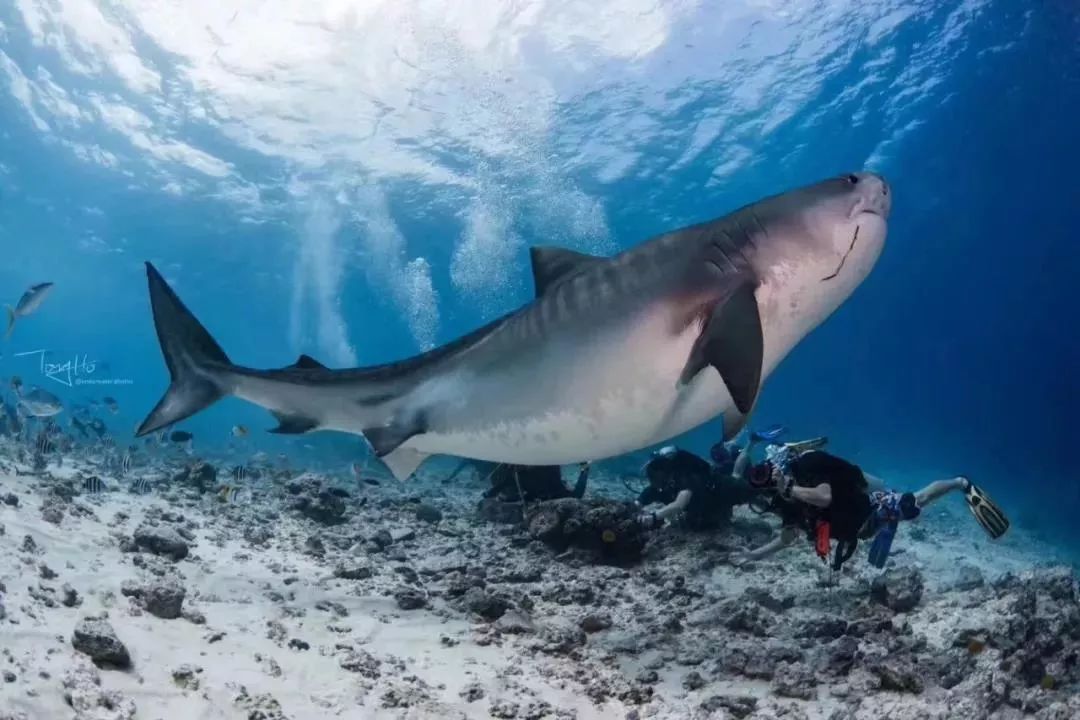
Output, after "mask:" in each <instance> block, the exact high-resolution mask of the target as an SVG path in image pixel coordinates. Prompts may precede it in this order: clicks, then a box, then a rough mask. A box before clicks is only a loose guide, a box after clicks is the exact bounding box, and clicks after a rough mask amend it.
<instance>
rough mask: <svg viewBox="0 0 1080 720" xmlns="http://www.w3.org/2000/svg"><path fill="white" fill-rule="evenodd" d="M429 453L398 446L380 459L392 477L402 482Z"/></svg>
mask: <svg viewBox="0 0 1080 720" xmlns="http://www.w3.org/2000/svg"><path fill="white" fill-rule="evenodd" d="M429 457H431V456H430V455H428V454H427V453H423V452H420V451H419V450H413V449H412V448H398V449H397V450H394V451H393V452H392V453H390V454H389V455H385V456H383V457H382V458H381V459H382V461H383V464H384V465H386V467H387V468H389V470H390V472H391V473H393V474H394V477H395V478H397V479H398V480H400V481H402V482H404V481H406V480H408V479H409V477H410V476H411V475H412V474H413V473H414V472H416V469H417V468H418V467H420V465H421V464H423V462H424V461H425V460H427V459H428V458H429Z"/></svg>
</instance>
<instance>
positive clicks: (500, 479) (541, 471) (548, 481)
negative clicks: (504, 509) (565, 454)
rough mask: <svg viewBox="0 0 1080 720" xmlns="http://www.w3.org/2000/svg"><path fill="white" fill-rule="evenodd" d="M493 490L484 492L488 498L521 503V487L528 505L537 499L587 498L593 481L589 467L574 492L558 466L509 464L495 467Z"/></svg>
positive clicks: (581, 472)
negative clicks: (591, 480)
mask: <svg viewBox="0 0 1080 720" xmlns="http://www.w3.org/2000/svg"><path fill="white" fill-rule="evenodd" d="M490 475H491V487H490V488H489V489H488V490H486V491H484V497H485V498H490V497H495V496H498V497H499V498H500V499H502V500H505V501H507V502H518V499H519V495H518V486H519V485H520V487H521V494H522V495H524V496H525V500H526V502H534V501H537V500H556V499H558V498H565V497H575V498H580V497H582V496H583V495H585V487H586V485H587V483H588V480H589V466H588V465H586V466H584V467H583V468H581V471H580V472H579V473H578V478H577V482H576V483H575V484H574V489H573V490H570V489H569V488H567V487H566V484H565V483H563V479H562V469H561V468H560V467H559V466H558V465H507V464H505V463H504V464H501V465H497V466H495V468H494V469H493V470H492V471H491V473H490Z"/></svg>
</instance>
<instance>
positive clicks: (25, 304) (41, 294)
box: [4, 282, 53, 339]
mask: <svg viewBox="0 0 1080 720" xmlns="http://www.w3.org/2000/svg"><path fill="white" fill-rule="evenodd" d="M52 289H53V284H52V283H51V282H43V283H38V284H37V285H31V286H30V289H29V290H27V291H26V292H24V293H23V296H22V297H21V298H19V302H18V303H17V304H16V305H15V307H11V306H10V305H8V306H7V316H8V324H7V332H6V333H4V339H7V338H10V337H11V333H12V332H13V331H14V330H15V321H16V320H18V319H19V318H23V317H26V316H27V315H31V314H33V313H34V312H35V311H36V310H37V309H38V308H39V307H41V303H43V302H45V298H46V297H48V295H49V292H50V291H51V290H52Z"/></svg>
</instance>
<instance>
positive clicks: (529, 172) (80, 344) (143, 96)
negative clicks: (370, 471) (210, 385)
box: [0, 0, 1080, 544]
mask: <svg viewBox="0 0 1080 720" xmlns="http://www.w3.org/2000/svg"><path fill="white" fill-rule="evenodd" d="M489 5H490V7H486V8H485V7H477V8H471V9H470V10H469V11H465V10H463V9H459V8H458V7H457V6H456V5H455V4H453V3H446V4H444V5H440V4H432V3H420V2H415V3H410V2H404V3H399V2H395V3H382V4H380V3H375V2H371V3H361V2H357V3H336V2H335V3H332V2H315V3H305V4H303V6H300V5H299V4H296V3H290V2H284V1H282V2H264V3H186V4H184V6H183V7H179V6H178V7H177V8H176V9H171V10H170V9H168V8H163V7H161V6H159V5H158V4H151V3H140V2H130V3H92V2H85V1H76V0H61V1H60V2H45V1H44V0H19V1H18V2H15V3H10V4H7V5H5V6H4V7H2V8H0V66H2V71H3V72H2V74H0V88H3V92H2V93H0V247H2V248H3V258H4V262H3V263H0V291H2V293H3V300H4V301H5V302H7V303H12V304H13V303H15V302H16V301H17V299H18V297H19V296H20V294H21V293H22V292H23V290H24V289H25V288H26V287H28V286H30V285H31V284H33V283H37V282H41V281H45V280H48V281H52V282H55V283H56V287H55V290H54V291H53V293H52V294H51V295H50V297H49V298H48V299H47V302H46V303H45V304H44V305H43V306H42V308H41V309H40V311H39V312H37V313H36V314H35V315H33V316H31V317H29V318H26V319H25V320H20V321H19V323H18V325H17V327H16V330H15V333H14V334H13V337H12V339H11V340H10V341H9V342H7V343H5V344H4V347H3V358H2V359H0V376H4V377H7V376H10V375H13V374H17V375H20V376H22V377H23V378H24V379H25V380H26V381H27V382H31V383H35V384H42V385H47V386H48V387H51V388H53V389H54V391H55V392H57V394H59V395H61V396H63V397H65V398H69V397H70V398H73V399H74V398H79V397H98V396H101V395H106V394H108V395H111V396H112V397H115V398H116V399H117V400H118V402H119V405H120V412H119V413H118V414H117V415H116V416H115V417H113V418H111V419H110V425H111V426H112V427H113V429H114V431H115V432H116V433H117V435H118V436H121V437H123V436H124V435H125V433H130V432H131V431H133V429H134V428H135V426H136V424H137V423H138V422H139V421H140V420H141V419H142V417H143V416H144V415H145V414H146V412H148V410H149V409H150V408H151V407H152V406H153V404H154V403H155V402H156V401H157V399H158V397H159V395H160V393H161V392H162V391H163V389H164V388H165V386H166V384H167V373H166V370H165V366H164V363H163V362H162V360H161V356H160V353H159V350H158V347H157V341H156V339H155V336H154V333H153V326H152V324H151V319H150V314H149V306H148V301H147V294H146V285H145V276H144V271H143V265H142V262H143V261H144V260H151V261H153V262H154V263H155V264H156V265H157V266H158V267H160V268H161V269H162V270H163V272H164V273H165V274H166V276H167V277H168V279H169V280H170V281H171V282H172V283H174V285H175V287H176V288H177V290H178V292H179V293H180V295H181V296H182V297H183V298H184V299H185V300H186V301H187V302H188V303H189V305H190V306H191V307H192V309H193V310H194V311H195V312H196V314H197V315H199V316H200V318H201V319H203V321H204V322H205V323H206V324H207V326H208V327H209V328H210V330H211V331H212V332H213V333H214V335H215V336H216V337H217V338H218V340H219V341H220V342H221V344H222V345H223V346H224V347H225V349H226V350H227V351H228V352H229V353H230V355H231V357H232V358H233V359H234V360H236V361H238V362H242V363H244V364H247V365H251V366H256V367H272V366H280V365H283V364H286V363H288V362H291V361H292V360H293V358H295V356H296V354H297V353H299V352H306V353H309V354H311V355H314V356H315V357H317V358H319V359H321V360H323V361H324V362H326V363H328V364H331V365H352V364H371V363H377V362H384V361H390V360H394V359H398V358H401V357H403V356H406V355H409V354H412V353H414V352H416V351H418V350H420V349H422V348H426V347H431V346H433V345H435V344H438V343H441V342H444V341H446V340H449V339H451V338H453V337H456V336H458V335H460V334H461V333H463V332H465V331H467V330H469V329H471V328H473V327H475V326H477V325H478V324H480V323H481V322H483V321H485V320H487V319H490V318H491V317H493V316H495V315H496V314H498V313H501V312H505V311H507V310H509V309H511V308H513V307H516V306H518V305H520V304H521V303H523V302H525V301H527V300H528V298H529V295H530V293H531V280H530V276H529V271H528V247H529V246H530V245H533V244H561V245H565V246H568V247H573V248H576V249H580V250H585V251H590V252H604V253H610V252H614V251H617V250H618V249H620V248H624V247H628V246H630V245H633V244H635V243H637V242H639V241H641V240H644V239H646V238H648V237H650V236H652V235H655V234H657V233H660V232H662V231H665V230H669V229H673V228H676V227H679V226H682V225H686V224H690V223H693V222H697V221H701V220H705V219H709V218H713V217H717V216H720V215H723V214H725V213H727V212H729V211H730V210H733V209H735V208H736V207H738V206H740V205H742V204H744V203H747V202H750V201H753V200H756V199H758V198H760V197H762V196H764V195H768V194H772V193H774V192H779V191H782V190H785V189H788V188H790V187H793V186H796V185H800V184H803V183H806V182H810V181H813V180H816V179H818V178H821V177H825V176H829V175H832V174H835V173H840V172H847V171H850V170H857V169H860V168H864V167H866V168H870V169H873V170H876V171H879V172H881V173H883V174H885V175H886V176H887V177H888V179H889V181H890V182H891V184H892V186H893V188H894V191H895V203H894V209H893V216H892V219H891V222H890V232H889V241H888V244H887V247H886V250H885V253H884V255H883V257H882V258H881V260H880V261H879V263H878V265H877V267H876V269H875V270H874V272H873V274H872V275H871V276H870V278H869V279H868V280H867V282H866V283H865V284H864V285H863V286H862V287H861V288H860V289H859V290H858V291H857V292H856V294H855V295H854V296H853V297H852V298H851V300H850V301H848V302H847V303H846V304H845V305H844V306H843V307H841V309H840V310H839V311H838V312H837V313H836V314H835V315H834V316H833V317H832V318H831V319H829V320H828V321H827V322H826V323H825V324H824V325H823V326H822V327H820V328H819V329H818V330H817V331H815V332H814V333H812V334H811V335H810V336H809V337H808V338H807V339H806V340H805V341H804V342H803V343H802V344H800V345H799V346H798V347H797V348H796V350H795V351H794V352H793V353H792V354H791V355H790V356H789V358H788V359H787V360H786V361H785V362H784V363H783V365H782V366H781V367H780V369H779V371H778V372H777V373H776V374H775V375H774V376H773V377H772V378H771V379H770V381H769V383H768V384H767V386H766V387H765V391H764V395H763V397H762V400H761V403H760V405H759V408H758V411H757V412H758V415H757V418H755V422H759V423H761V424H766V423H772V422H782V423H785V424H787V425H789V426H790V427H791V428H792V432H793V434H796V435H817V434H825V435H828V436H829V437H830V439H831V446H832V447H833V448H834V450H835V451H837V452H838V453H840V454H843V455H845V456H846V457H850V458H851V459H853V460H854V461H856V462H858V463H860V464H862V465H864V466H865V467H867V468H869V469H871V470H872V471H874V472H875V473H877V474H880V475H884V476H885V477H887V478H890V479H895V482H897V483H898V484H901V485H912V486H914V485H918V484H921V483H924V482H927V481H929V480H932V479H935V478H938V477H942V476H949V475H953V474H956V473H966V474H969V475H970V476H972V477H973V478H977V479H978V480H979V481H980V482H981V483H982V484H983V485H984V486H985V487H986V488H987V489H988V490H990V492H991V493H992V494H993V495H994V496H995V497H997V498H998V499H999V500H1000V501H1002V502H1004V503H1005V504H1007V505H1008V506H1009V507H1010V508H1013V513H1014V515H1015V517H1016V520H1017V521H1018V522H1019V523H1022V524H1024V525H1026V526H1034V527H1037V528H1038V529H1040V530H1041V531H1043V532H1045V533H1046V534H1047V536H1048V537H1052V538H1060V539H1061V540H1063V541H1065V542H1071V543H1074V544H1080V535H1078V534H1077V529H1076V524H1075V522H1074V517H1075V516H1076V514H1077V513H1080V478H1078V477H1077V470H1076V467H1077V465H1076V462H1075V455H1076V451H1075V444H1076V443H1075V440H1074V436H1075V433H1076V428H1075V418H1074V416H1073V409H1074V406H1075V404H1076V401H1077V399H1078V397H1080V393H1078V391H1077V387H1078V386H1077V382H1076V380H1075V372H1076V371H1077V368H1078V367H1080V339H1078V333H1077V331H1076V320H1075V317H1074V316H1075V314H1076V308H1077V303H1076V300H1075V294H1074V293H1075V287H1076V279H1077V277H1078V270H1080V263H1078V257H1080V250H1078V249H1077V245H1076V241H1077V238H1076V231H1075V228H1076V227H1077V225H1078V224H1080V182H1078V181H1077V176H1076V168H1077V167H1080V149H1078V148H1080V143H1078V142H1077V133H1076V128H1077V118H1078V117H1080V42H1078V38H1080V9H1078V6H1077V5H1076V4H1075V3H1073V2H1070V1H1069V0H1045V1H1041V2H1021V1H1020V0H1016V1H1014V2H1008V1H993V0H967V1H962V2H941V3H938V2H880V3H859V2H839V1H836V2H769V1H768V0H757V1H754V2H749V1H746V2H743V1H737V2H730V3H729V2H725V3H705V2H701V3H695V2H659V3H657V2H627V1H626V0H623V1H622V2H612V3H582V2H534V3H522V4H515V5H503V4H498V3H490V4H489ZM36 350H48V351H51V352H52V353H53V355H51V356H50V357H52V358H56V359H57V361H58V362H60V363H63V362H66V360H67V359H69V358H70V359H76V358H82V359H84V360H87V359H88V360H91V361H93V362H94V364H95V369H94V372H92V373H89V376H93V377H94V378H95V379H103V378H104V379H112V380H114V381H116V383H115V384H112V385H81V386H76V387H70V388H68V387H64V386H59V385H58V386H57V387H53V386H54V385H56V383H55V382H53V384H48V383H49V381H50V380H53V381H55V378H45V377H43V376H42V373H41V366H40V364H39V361H40V357H39V356H36V355H32V354H23V353H32V352H33V351H36ZM106 366H107V368H106ZM86 373H87V371H86V370H85V369H84V379H85V378H86V377H87V376H88V375H86ZM35 377H36V379H35ZM73 385H74V383H73ZM106 388H107V389H106ZM235 423H243V424H246V425H248V426H250V427H251V428H252V429H253V430H254V431H256V433H255V434H256V435H257V438H256V440H255V441H254V442H256V443H257V444H258V446H259V447H265V448H266V449H267V450H268V451H278V450H283V449H284V450H288V451H289V452H291V453H294V454H296V455H298V456H299V457H302V458H306V459H307V460H309V461H310V462H313V463H319V462H324V463H327V464H333V463H339V464H340V463H345V462H347V461H348V460H349V459H350V458H353V457H355V456H356V454H357V453H361V452H362V447H363V446H362V444H361V442H360V441H359V439H358V438H351V437H343V436H333V435H321V436H312V437H303V438H278V437H269V436H265V437H264V436H263V435H262V434H261V433H258V432H257V431H259V430H261V429H263V428H266V427H269V426H270V425H271V423H272V421H271V420H270V418H269V417H268V416H267V415H266V414H265V412H263V411H261V410H259V409H257V408H253V407H250V406H247V405H245V404H243V403H241V402H239V401H232V400H230V401H225V402H222V403H220V404H219V405H217V406H215V407H214V408H213V409H211V410H210V411H208V412H206V413H204V414H201V415H199V416H197V417H195V418H193V419H192V420H191V421H190V422H188V423H186V424H185V427H189V428H190V429H191V430H193V431H194V432H195V434H196V436H197V437H198V438H200V441H201V442H206V443H215V442H220V443H221V444H222V445H224V444H225V443H226V442H227V441H228V437H229V428H230V427H231V426H232V425H233V424H235ZM718 433H719V428H718V427H717V425H716V424H715V423H713V424H710V425H708V426H705V427H703V428H700V429H699V430H697V431H695V432H693V433H691V435H690V436H689V437H687V438H684V439H680V440H679V442H680V443H681V444H685V445H687V446H688V447H691V448H694V449H696V450H699V451H704V450H705V448H707V447H708V445H709V444H710V443H711V442H712V441H713V440H714V439H715V437H716V436H717V435H718Z"/></svg>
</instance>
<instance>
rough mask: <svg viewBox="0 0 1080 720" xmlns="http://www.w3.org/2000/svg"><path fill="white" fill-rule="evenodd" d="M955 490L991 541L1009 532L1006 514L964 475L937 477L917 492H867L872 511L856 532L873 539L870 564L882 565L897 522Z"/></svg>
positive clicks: (881, 566)
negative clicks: (946, 477)
mask: <svg viewBox="0 0 1080 720" xmlns="http://www.w3.org/2000/svg"><path fill="white" fill-rule="evenodd" d="M957 491H959V492H962V493H964V499H965V500H966V501H967V506H968V509H969V510H971V514H972V515H974V516H975V521H976V522H978V523H979V525H980V526H982V529H983V530H985V531H986V534H987V535H989V536H990V539H991V540H997V539H998V538H999V537H1001V536H1002V535H1004V534H1005V533H1006V532H1008V530H1009V520H1008V518H1006V517H1005V513H1003V512H1002V511H1001V508H999V507H998V506H997V505H996V504H995V503H994V502H993V501H992V500H991V499H990V497H989V496H988V495H987V494H986V493H985V492H984V491H983V490H981V489H980V488H979V487H978V486H977V485H975V484H974V483H973V482H971V480H969V479H968V478H966V477H964V476H963V475H959V476H957V477H955V478H952V479H949V480H937V481H935V482H932V483H930V484H929V485H927V486H926V487H925V488H923V489H922V490H920V491H919V492H916V493H911V492H904V493H901V492H897V491H895V490H877V491H874V492H871V493H870V504H871V506H872V507H873V513H871V515H870V517H869V518H868V519H867V521H866V523H865V524H864V525H863V528H862V529H861V530H860V532H859V536H860V537H861V538H863V539H869V538H874V542H873V544H871V546H870V564H871V565H873V566H874V567H876V568H883V567H885V562H886V561H887V560H888V559H889V552H890V550H891V549H892V541H893V538H894V537H895V536H896V530H897V527H898V526H899V524H900V521H902V520H914V519H916V518H917V517H919V515H921V514H922V511H923V509H925V508H926V507H927V506H929V505H930V504H931V503H934V502H936V501H937V500H940V499H941V498H943V497H944V496H945V495H948V494H949V493H951V492H957Z"/></svg>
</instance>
